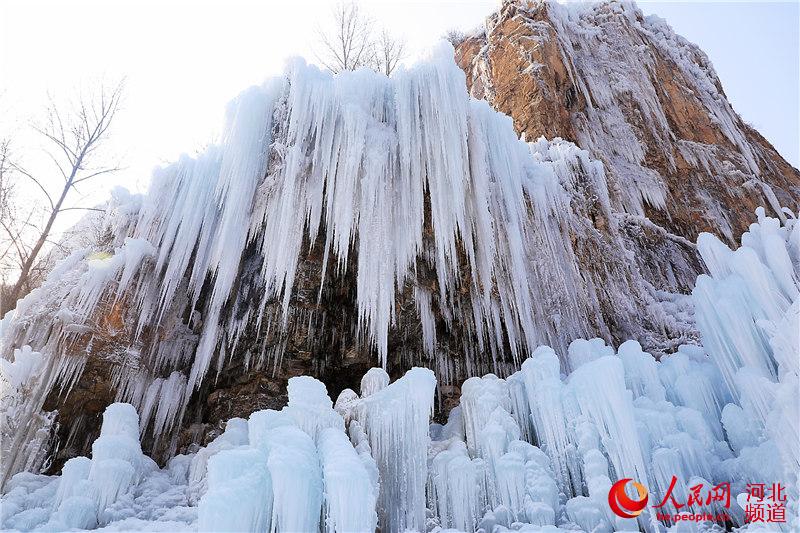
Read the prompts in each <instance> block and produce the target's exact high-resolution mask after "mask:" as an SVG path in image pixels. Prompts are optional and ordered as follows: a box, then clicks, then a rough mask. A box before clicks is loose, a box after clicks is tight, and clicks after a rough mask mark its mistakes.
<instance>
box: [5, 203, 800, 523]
mask: <svg viewBox="0 0 800 533" xmlns="http://www.w3.org/2000/svg"><path fill="white" fill-rule="evenodd" d="M699 240H700V250H701V253H702V254H703V258H704V260H705V261H706V264H707V265H708V268H709V272H710V274H709V275H707V276H702V277H701V278H700V279H699V280H698V284H697V287H696V289H695V291H694V294H693V296H692V298H693V300H694V303H695V306H696V307H697V314H698V322H699V324H700V329H701V333H702V336H703V341H704V343H705V345H704V347H700V346H688V345H687V346H682V347H681V348H680V349H679V350H678V351H677V352H675V353H672V354H669V355H667V356H664V357H662V358H661V359H660V360H656V359H655V358H653V357H652V356H651V355H650V354H648V353H646V352H644V351H643V350H642V348H641V346H640V345H639V343H637V342H635V341H628V342H626V343H624V344H622V345H621V346H620V347H619V348H618V349H617V350H614V349H613V348H612V347H610V346H608V345H606V344H605V342H603V341H602V340H601V339H592V340H588V341H586V340H576V341H574V342H573V343H572V344H571V345H570V347H569V349H568V354H567V357H566V358H564V359H561V360H560V359H559V358H558V356H557V355H556V354H555V352H554V351H553V350H552V349H550V348H548V347H545V346H542V347H539V348H538V349H536V350H535V351H534V353H533V354H532V356H531V357H530V358H528V359H526V360H525V361H524V363H523V364H522V365H521V368H520V370H518V371H517V372H515V373H514V374H512V375H510V376H508V377H507V378H505V379H502V378H499V377H497V376H495V375H493V374H488V375H485V376H484V377H482V378H478V377H473V378H470V379H468V380H467V381H466V382H464V384H463V386H462V395H461V399H460V404H459V406H458V407H456V408H454V409H453V410H452V411H451V413H450V415H449V418H448V420H447V423H446V424H445V425H439V424H430V425H429V421H430V415H431V412H432V408H433V401H434V390H435V387H436V379H435V377H434V374H433V373H432V372H431V371H430V370H427V369H422V368H414V369H411V370H410V371H409V372H407V373H406V375H405V376H404V377H402V378H400V379H398V380H396V381H395V382H393V383H390V382H389V381H390V380H389V378H388V375H387V374H386V372H385V371H383V370H382V369H380V368H374V369H372V370H370V371H369V372H367V374H366V375H365V376H364V379H363V380H362V394H361V395H360V396H359V395H358V394H357V393H355V392H354V391H351V390H345V391H344V392H342V393H341V395H340V397H339V398H338V399H337V401H336V405H335V408H334V405H333V402H332V401H331V399H330V398H329V396H328V394H327V391H326V389H325V386H324V385H323V384H322V383H320V382H319V381H317V380H315V379H312V378H310V377H294V378H291V379H290V380H289V385H288V392H289V401H288V404H287V405H286V406H285V407H284V408H283V409H282V410H281V411H274V410H265V411H257V412H255V413H253V414H251V415H250V417H249V419H248V420H246V421H245V420H243V419H238V418H235V419H231V420H230V421H229V422H228V425H227V428H226V430H225V432H224V433H222V434H221V435H219V436H218V437H217V438H216V439H215V440H214V441H213V442H211V443H210V444H208V446H206V447H204V448H200V449H199V450H197V451H196V452H194V453H192V454H190V455H179V456H176V457H174V458H173V459H171V460H170V461H169V462H168V464H167V465H166V466H165V467H164V468H163V469H159V468H158V467H157V466H156V464H155V463H154V462H153V461H152V460H151V459H149V458H148V457H146V456H144V455H143V454H142V451H141V448H140V447H139V441H138V439H139V434H140V427H139V417H138V416H137V414H136V412H135V410H134V408H133V407H132V406H131V405H129V404H120V403H118V404H113V405H111V406H109V407H108V409H107V410H106V412H105V415H104V417H103V426H102V431H101V435H100V437H99V438H98V439H97V441H96V442H95V443H94V445H93V446H92V457H91V459H89V458H85V457H77V458H74V459H70V460H69V461H68V462H67V463H66V464H65V465H64V467H63V469H62V472H61V475H60V476H43V475H35V474H31V473H19V474H17V475H15V476H14V477H13V478H12V479H11V480H10V482H9V483H8V486H7V489H6V492H5V494H4V496H3V502H2V510H3V522H2V527H4V528H6V529H13V530H24V531H27V530H41V531H50V530H63V529H68V528H79V529H91V528H94V527H103V526H104V527H106V530H112V531H113V530H131V529H145V530H150V531H165V530H170V531H178V530H187V531H196V530H200V531H330V532H333V531H337V532H338V531H348V532H349V531H363V532H371V531H374V530H375V528H376V526H377V525H380V527H381V530H383V531H406V530H414V531H446V530H447V531H453V530H457V531H485V532H489V531H494V532H502V531H509V530H514V531H533V530H541V529H542V528H544V529H545V530H547V528H550V530H553V531H555V530H576V529H577V530H582V531H595V532H611V531H618V530H631V529H633V530H637V529H643V530H645V531H660V530H663V528H664V527H678V525H679V523H677V522H676V523H670V522H664V521H663V520H661V522H659V520H658V519H657V517H656V514H655V508H654V506H655V505H658V504H657V502H660V501H661V500H662V499H663V498H664V496H665V494H666V493H667V490H668V489H669V488H670V486H672V488H673V493H672V494H673V496H675V497H676V501H678V502H683V503H684V504H685V502H686V499H687V496H688V494H689V487H691V486H693V485H696V484H698V483H703V484H704V485H706V486H708V487H711V486H713V485H716V484H720V483H726V482H728V483H730V486H731V503H730V506H729V507H725V506H724V505H723V503H721V502H706V504H705V505H703V506H701V508H700V509H699V508H695V509H694V512H709V513H711V512H713V513H719V512H726V513H728V514H729V516H730V520H729V522H728V525H729V526H736V527H745V528H746V529H748V530H750V529H752V530H758V529H759V528H762V527H768V526H773V527H776V528H779V529H781V530H783V531H791V530H795V529H796V528H797V527H800V522H799V521H798V492H797V487H798V485H797V481H798V480H797V475H798V472H799V471H800V451H799V450H798V442H800V437H799V436H798V420H800V412H799V410H798V400H797V391H798V390H799V389H798V387H799V386H800V383H798V368H800V365H798V359H797V358H798V353H800V345H799V343H798V328H797V325H798V320H799V319H800V317H798V305H799V304H800V299H798V291H799V290H800V283H799V282H798V279H799V277H798V274H799V273H800V253H799V252H800V225H798V224H796V220H795V219H794V218H789V219H788V220H787V222H786V223H785V224H782V223H781V222H780V221H779V220H778V219H774V218H769V217H766V216H765V215H764V213H763V211H761V210H760V211H759V212H758V222H757V223H754V224H752V225H751V227H750V231H749V232H747V233H745V234H744V235H743V236H742V246H741V247H740V248H738V249H737V250H736V251H732V250H730V249H729V248H727V247H726V246H725V245H724V244H722V243H721V242H720V241H719V240H717V239H716V238H715V237H713V236H711V235H703V236H701V237H700V239H699ZM726 299H727V300H736V301H738V302H740V305H737V306H733V305H732V304H730V303H726ZM721 313H724V316H720V315H721ZM744 324H747V325H752V327H747V328H744V327H743V325H744ZM754 347H755V348H757V349H758V351H753V350H754V349H755V348H754ZM40 358H41V356H40V355H39V354H36V353H33V352H30V351H27V350H26V351H22V352H19V353H18V354H17V357H16V359H15V361H14V363H13V364H11V365H4V367H3V368H4V376H8V379H9V380H10V381H11V383H12V384H13V385H14V386H15V387H19V386H21V384H22V383H24V382H25V381H26V380H28V379H30V373H31V371H32V370H33V369H35V368H37V365H39V364H40ZM562 370H563V371H562ZM673 476H674V478H675V480H674V481H673ZM623 478H632V479H636V480H638V481H639V482H640V483H642V484H643V485H645V486H646V487H647V488H648V490H649V492H650V500H649V503H648V507H647V508H646V509H645V510H644V512H643V513H642V514H641V515H639V516H638V517H637V518H634V519H624V518H620V517H617V516H616V515H614V514H613V513H612V512H611V510H610V508H609V506H608V503H607V496H608V491H609V489H610V487H611V485H612V483H613V482H615V481H616V480H619V479H623ZM759 482H760V483H781V484H783V485H784V487H785V488H786V496H787V503H786V509H787V512H786V519H787V521H786V522H785V523H783V524H767V523H748V522H747V521H746V520H745V516H744V511H743V506H744V505H746V500H745V499H744V497H745V496H746V484H747V483H759ZM665 508H666V512H668V513H669V514H677V513H679V511H680V510H679V509H678V508H675V507H674V506H673V503H669V502H668V503H666V505H665ZM701 510H702V511H701ZM660 512H665V509H661V511H660ZM684 525H685V524H684ZM697 525H698V526H699V525H700V524H697ZM709 525H711V524H706V526H709ZM718 525H720V524H718ZM723 525H724V524H723Z"/></svg>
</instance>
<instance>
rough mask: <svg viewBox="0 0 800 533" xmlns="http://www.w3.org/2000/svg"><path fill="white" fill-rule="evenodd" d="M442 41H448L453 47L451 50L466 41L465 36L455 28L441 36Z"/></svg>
mask: <svg viewBox="0 0 800 533" xmlns="http://www.w3.org/2000/svg"><path fill="white" fill-rule="evenodd" d="M442 39H444V40H445V41H448V42H449V43H450V44H452V45H453V48H455V47H456V46H458V45H459V44H461V43H463V42H464V41H465V40H466V39H467V34H466V33H464V32H463V31H461V30H457V29H455V28H453V29H451V30H448V31H447V33H445V34H444V35H442Z"/></svg>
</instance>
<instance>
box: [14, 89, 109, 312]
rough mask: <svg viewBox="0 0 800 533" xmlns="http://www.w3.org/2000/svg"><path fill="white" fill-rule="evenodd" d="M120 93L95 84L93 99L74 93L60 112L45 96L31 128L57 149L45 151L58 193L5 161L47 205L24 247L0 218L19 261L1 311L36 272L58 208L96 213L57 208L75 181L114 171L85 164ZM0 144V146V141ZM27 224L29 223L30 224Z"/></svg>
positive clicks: (105, 131) (101, 139)
mask: <svg viewBox="0 0 800 533" xmlns="http://www.w3.org/2000/svg"><path fill="white" fill-rule="evenodd" d="M122 92H123V83H122V82H120V83H119V84H117V85H116V86H113V87H110V88H109V87H105V86H101V87H100V88H99V93H98V94H96V95H95V97H94V98H88V97H85V96H84V95H79V97H78V101H77V104H76V105H74V106H73V107H72V109H71V110H70V111H69V113H64V112H62V110H61V109H60V107H59V106H58V105H56V104H55V102H54V100H53V99H52V98H51V99H50V103H49V105H48V107H47V111H46V121H45V123H44V125H41V126H34V129H35V130H36V131H37V132H39V133H40V134H41V135H42V136H43V137H44V139H45V140H46V141H47V142H48V143H52V144H54V145H55V146H56V147H57V150H55V154H54V153H53V152H50V151H46V153H47V154H48V156H49V157H50V159H51V160H52V161H53V163H54V165H55V167H56V169H57V170H58V172H59V173H60V174H61V176H62V178H63V179H64V184H63V186H62V188H61V190H60V191H59V192H58V193H56V194H52V195H51V194H50V192H48V190H47V188H46V187H44V185H43V180H42V179H41V178H40V177H37V176H34V175H33V173H31V172H29V171H27V170H26V169H24V168H23V167H21V166H20V165H17V164H15V163H10V164H9V165H6V166H8V168H10V169H13V170H14V171H16V172H18V173H19V174H21V175H22V176H24V177H25V178H26V179H28V180H30V181H31V182H33V183H34V184H36V185H37V186H38V187H39V189H41V191H42V192H43V193H44V195H45V198H47V201H48V203H49V206H50V209H49V213H48V215H47V217H46V222H45V224H44V226H43V227H42V228H41V229H40V230H37V236H36V238H35V241H34V244H33V246H32V247H31V248H30V249H27V250H26V247H25V246H24V244H23V240H22V239H21V232H20V231H17V232H15V231H14V229H13V228H12V227H11V225H10V224H9V223H8V222H9V221H7V220H6V221H3V227H4V229H5V230H6V232H7V233H8V235H9V238H10V239H11V241H12V243H13V245H14V246H15V248H16V250H17V252H18V255H19V257H20V259H21V264H20V265H19V269H20V274H19V277H18V278H17V281H16V283H15V284H14V287H13V288H12V289H11V291H10V292H9V294H8V295H5V297H4V298H3V302H2V303H0V306H2V307H4V308H3V309H0V312H5V311H6V310H7V309H5V307H7V306H9V305H14V303H15V302H16V300H17V299H18V298H19V297H20V296H22V295H23V290H24V289H25V288H26V287H30V286H31V276H32V274H33V273H35V272H36V268H37V267H36V261H37V258H38V256H39V254H40V252H41V251H42V247H43V246H44V245H45V243H48V242H52V240H51V239H50V233H51V231H52V229H53V224H54V223H55V221H56V219H57V217H58V215H59V214H60V213H62V212H64V211H71V210H88V211H101V210H99V209H96V208H92V207H84V206H75V207H63V205H64V202H65V201H66V199H67V196H68V195H69V193H70V191H71V190H76V191H77V188H76V187H75V186H76V185H77V184H79V183H83V182H85V181H88V180H90V179H93V178H97V177H99V176H102V175H105V174H109V173H112V172H116V171H117V170H118V169H119V167H117V166H114V167H94V168H91V169H90V163H91V162H92V161H93V160H94V156H95V154H96V152H97V150H98V149H99V148H100V146H101V145H102V144H103V142H104V141H105V140H106V139H107V137H108V132H109V128H110V127H111V124H112V122H113V119H114V117H115V116H116V113H117V111H118V110H119V106H120V102H121V99H122ZM0 148H2V146H1V145H0ZM56 154H60V155H56ZM61 156H63V157H61ZM3 161H5V160H3ZM3 164H6V163H3ZM29 221H30V217H29V219H28V221H26V224H25V225H26V226H27V223H28V222H29ZM31 226H33V225H32V224H31Z"/></svg>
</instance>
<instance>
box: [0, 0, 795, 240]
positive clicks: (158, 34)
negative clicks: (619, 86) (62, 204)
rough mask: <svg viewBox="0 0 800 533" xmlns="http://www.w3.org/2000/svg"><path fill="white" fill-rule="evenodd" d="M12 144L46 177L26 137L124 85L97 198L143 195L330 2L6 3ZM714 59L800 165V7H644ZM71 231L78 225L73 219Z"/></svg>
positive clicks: (0, 100) (421, 31)
mask: <svg viewBox="0 0 800 533" xmlns="http://www.w3.org/2000/svg"><path fill="white" fill-rule="evenodd" d="M0 3H1V4H2V5H0V24H2V26H0V33H2V42H1V43H0V47H2V48H0V134H5V133H7V132H8V131H12V132H14V133H15V137H16V138H18V139H19V141H18V142H17V145H18V146H17V150H18V151H19V152H22V154H23V155H24V156H25V157H26V160H27V161H28V163H29V165H33V166H36V165H37V164H38V161H37V160H36V158H37V153H36V152H33V151H31V150H30V148H31V147H32V144H31V143H32V141H31V140H30V138H29V137H27V136H26V133H25V132H26V131H27V127H26V124H27V121H29V120H30V119H31V118H35V117H36V116H37V113H39V112H40V111H41V109H42V107H43V105H44V103H45V102H46V95H47V92H48V91H50V92H51V93H53V94H55V95H56V96H59V95H63V94H67V93H70V92H74V90H75V89H76V88H78V87H80V86H90V85H91V84H92V83H94V80H97V79H99V78H105V79H110V80H113V79H116V78H119V77H122V76H124V77H125V78H126V80H127V82H126V97H125V102H124V108H123V110H122V112H121V113H120V115H119V117H118V120H117V121H116V123H115V125H114V136H113V139H112V143H111V144H110V146H109V149H110V150H111V151H112V152H113V153H115V154H117V155H118V156H119V157H121V158H122V161H123V162H124V165H125V167H126V168H125V170H124V171H122V172H120V173H119V174H117V175H115V176H114V177H113V178H112V179H109V180H106V181H104V182H97V184H98V187H97V188H96V189H94V190H91V191H89V190H86V191H84V192H85V193H86V194H89V195H90V197H91V200H93V201H98V202H99V201H102V200H103V199H104V198H105V197H106V196H107V194H108V190H109V189H110V188H111V187H112V186H114V185H123V186H125V187H127V188H128V189H131V190H132V191H136V192H144V191H145V190H146V189H147V185H148V182H149V178H150V171H151V169H152V168H153V167H154V166H155V165H158V164H163V163H165V162H168V161H170V160H173V159H175V158H176V157H177V156H178V155H179V154H180V153H182V152H189V153H192V152H194V151H195V150H196V149H197V148H199V147H201V146H203V145H204V144H206V143H208V142H209V141H211V140H212V139H213V138H214V134H215V132H217V131H218V126H219V124H220V122H221V118H222V113H223V111H224V106H225V103H226V102H227V101H228V100H230V99H231V98H232V97H234V96H235V95H236V94H237V93H238V92H239V91H241V90H242V89H244V88H246V87H248V86H249V85H252V84H256V83H260V82H262V81H263V80H264V79H265V78H267V77H269V76H271V75H276V74H279V73H280V72H281V71H282V66H283V63H284V60H285V58H287V57H289V56H293V55H302V56H306V57H308V58H309V59H310V60H311V61H313V57H314V54H313V50H314V44H315V41H316V38H315V28H316V27H317V26H318V25H319V24H320V23H321V22H322V21H324V20H327V19H328V18H329V16H330V3H322V2H320V3H315V2H308V1H304V2H270V1H263V0H262V1H257V2H256V1H242V0H234V1H225V2H222V1H217V2H205V1H191V2H189V1H185V2H184V1H173V2H167V1H158V2H153V1H142V0H136V1H127V0H120V1H116V0H95V1H87V0H78V1H68V2H67V1H63V0H60V1H42V0H24V1H18V0H3V1H2V2H0ZM362 5H363V7H364V9H365V10H367V11H368V12H370V14H371V15H372V17H373V18H374V19H375V21H376V23H377V25H379V26H384V27H387V28H388V29H389V30H391V31H392V32H394V33H396V34H400V35H403V36H404V37H405V39H406V40H407V43H408V46H409V50H410V52H411V53H410V57H412V58H413V57H414V56H415V55H418V54H419V52H420V51H422V50H424V49H425V48H426V47H428V46H430V45H431V44H432V43H433V42H434V41H436V40H437V39H438V38H439V37H440V36H441V35H442V34H443V33H444V32H445V31H446V30H448V29H451V28H460V29H464V30H468V29H471V28H475V27H477V26H479V25H482V23H483V19H484V18H485V17H486V15H488V14H489V13H490V12H491V11H493V10H494V9H495V8H496V7H497V6H498V5H499V4H498V2H497V0H469V1H455V0H453V1H445V2H438V3H434V2H408V1H401V2H398V1H379V0H372V1H363V2H362ZM640 7H641V8H642V9H643V11H644V12H645V13H646V14H651V13H654V14H657V15H659V16H661V17H663V18H665V19H666V20H667V21H668V22H669V23H670V24H671V25H672V26H673V28H674V29H675V30H676V31H677V32H678V33H680V34H682V35H684V36H685V37H687V38H688V39H689V40H691V41H693V42H695V43H697V44H699V45H700V47H701V48H703V49H704V50H705V51H706V53H707V54H708V55H709V57H710V58H711V60H712V62H713V63H714V66H715V68H716V70H717V73H718V74H719V76H720V78H721V80H722V83H723V86H724V88H725V91H726V93H727V95H728V97H729V99H730V100H731V101H732V102H733V105H734V107H735V109H736V110H737V111H738V112H739V113H740V114H741V115H742V116H743V117H744V119H745V120H747V121H748V122H750V123H751V124H753V125H755V126H756V128H757V129H758V130H759V131H761V132H762V133H763V134H764V135H765V136H766V138H767V139H768V140H770V141H771V142H772V143H773V144H774V145H775V147H776V148H777V149H778V151H780V152H781V154H782V155H783V156H784V157H786V158H787V159H788V160H789V161H790V162H791V163H792V164H794V165H795V166H798V160H800V157H799V156H798V142H799V141H798V94H799V89H798V78H799V77H800V74H799V73H798V63H799V62H800V61H799V58H798V25H800V20H798V18H799V15H798V4H797V2H785V3H758V2H749V3H712V2H692V3H688V2H686V3H675V2H672V3H664V2H653V3H640ZM67 214H69V215H72V216H71V217H65V218H64V220H63V221H62V224H61V226H62V227H63V226H64V225H65V224H67V223H70V222H71V221H72V220H74V217H75V216H77V214H75V212H71V213H65V215H67Z"/></svg>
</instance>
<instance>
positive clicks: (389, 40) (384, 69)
mask: <svg viewBox="0 0 800 533" xmlns="http://www.w3.org/2000/svg"><path fill="white" fill-rule="evenodd" d="M405 55H406V43H405V41H404V40H402V39H397V38H395V37H393V36H392V35H391V34H390V33H389V32H388V31H387V30H385V29H384V30H383V31H381V33H380V35H378V39H377V40H376V43H375V63H376V64H375V70H377V71H378V72H381V73H382V74H386V75H387V76H389V75H390V74H391V73H392V72H393V71H394V69H395V68H396V67H397V64H398V63H399V62H400V60H401V59H403V57H405Z"/></svg>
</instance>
